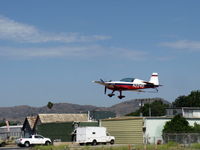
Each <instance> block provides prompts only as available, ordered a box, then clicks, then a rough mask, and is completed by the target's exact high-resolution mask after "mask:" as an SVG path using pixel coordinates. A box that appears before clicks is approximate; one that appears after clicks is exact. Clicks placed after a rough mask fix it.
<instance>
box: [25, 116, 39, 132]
mask: <svg viewBox="0 0 200 150" xmlns="http://www.w3.org/2000/svg"><path fill="white" fill-rule="evenodd" d="M36 119H37V116H28V117H26V119H25V121H24V124H23V127H22V129H24V128H25V127H26V124H28V125H29V126H30V128H31V130H32V129H33V128H34V125H35V122H36Z"/></svg>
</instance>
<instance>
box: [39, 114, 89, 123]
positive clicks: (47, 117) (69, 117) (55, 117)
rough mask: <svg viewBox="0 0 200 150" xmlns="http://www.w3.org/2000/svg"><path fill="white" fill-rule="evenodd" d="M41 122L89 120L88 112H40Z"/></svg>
mask: <svg viewBox="0 0 200 150" xmlns="http://www.w3.org/2000/svg"><path fill="white" fill-rule="evenodd" d="M38 119H40V121H41V123H54V122H87V121H88V115H87V114H38Z"/></svg>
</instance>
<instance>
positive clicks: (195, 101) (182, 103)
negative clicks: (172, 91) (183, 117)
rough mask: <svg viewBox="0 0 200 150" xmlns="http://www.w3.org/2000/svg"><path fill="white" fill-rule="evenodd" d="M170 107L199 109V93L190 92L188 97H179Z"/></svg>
mask: <svg viewBox="0 0 200 150" xmlns="http://www.w3.org/2000/svg"><path fill="white" fill-rule="evenodd" d="M172 105H173V106H174V107H200V91H198V90H197V91H192V92H191V93H190V94H189V95H188V96H179V97H178V98H177V99H176V100H175V101H174V102H173V103H172Z"/></svg>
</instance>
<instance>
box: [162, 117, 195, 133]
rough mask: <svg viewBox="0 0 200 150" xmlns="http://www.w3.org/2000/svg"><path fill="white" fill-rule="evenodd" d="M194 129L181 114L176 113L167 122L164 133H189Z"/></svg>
mask: <svg viewBox="0 0 200 150" xmlns="http://www.w3.org/2000/svg"><path fill="white" fill-rule="evenodd" d="M193 131H194V129H193V127H191V126H190V125H189V123H188V121H187V120H186V119H185V118H184V117H182V116H181V115H176V116H174V118H172V120H171V121H168V122H166V124H165V126H164V129H163V133H187V132H193Z"/></svg>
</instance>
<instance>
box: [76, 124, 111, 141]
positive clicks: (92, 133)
mask: <svg viewBox="0 0 200 150" xmlns="http://www.w3.org/2000/svg"><path fill="white" fill-rule="evenodd" d="M76 142H77V143H79V144H80V145H84V144H92V145H97V144H99V143H103V144H106V143H110V144H114V143H115V137H114V136H109V133H107V132H106V128H105V127H78V128H77V129H76Z"/></svg>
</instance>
